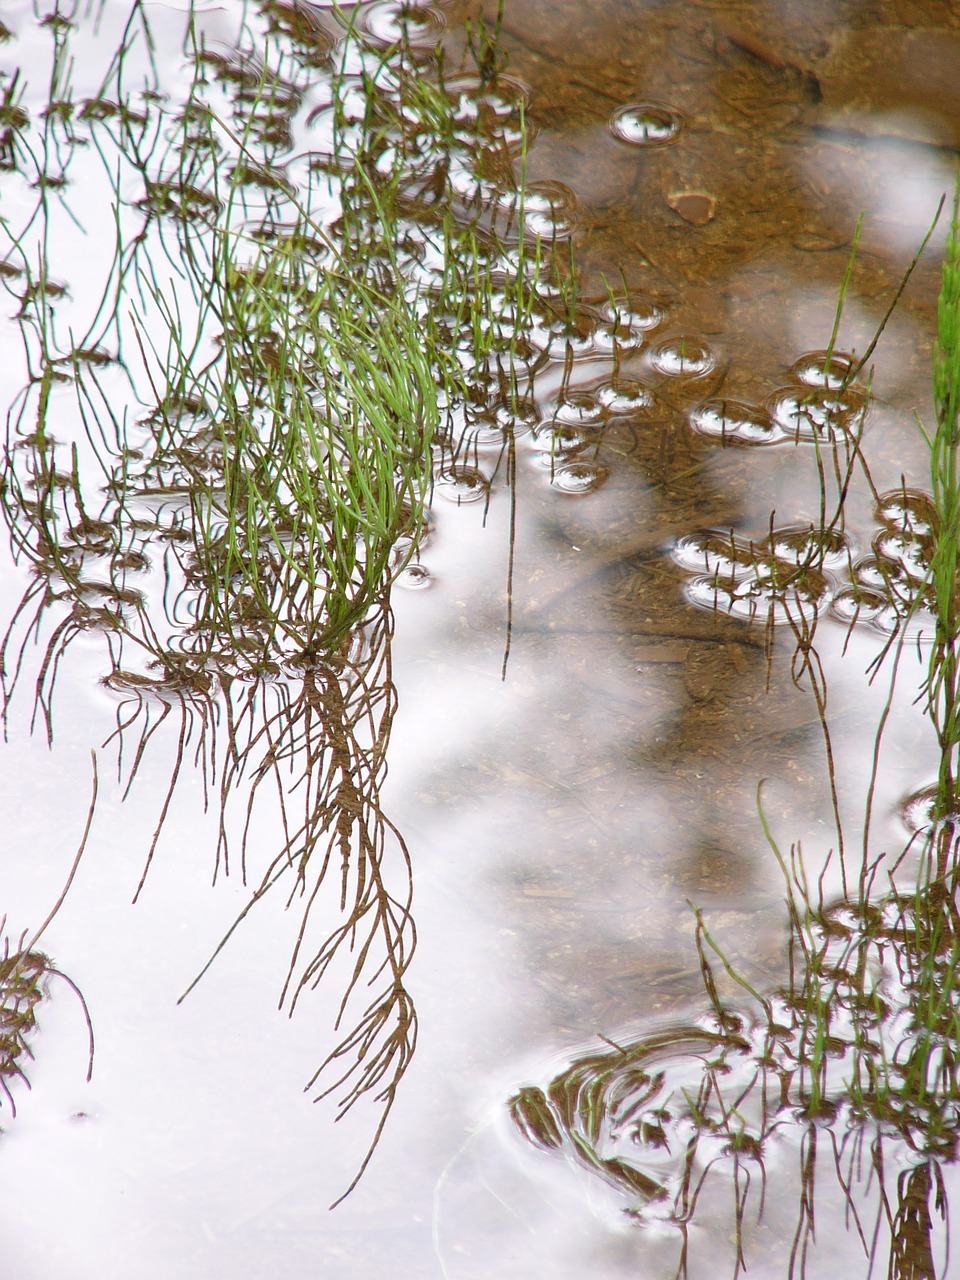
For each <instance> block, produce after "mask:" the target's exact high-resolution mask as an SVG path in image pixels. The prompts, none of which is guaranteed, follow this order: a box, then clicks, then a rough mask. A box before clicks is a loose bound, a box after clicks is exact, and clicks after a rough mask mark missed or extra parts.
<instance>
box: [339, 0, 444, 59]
mask: <svg viewBox="0 0 960 1280" xmlns="http://www.w3.org/2000/svg"><path fill="white" fill-rule="evenodd" d="M354 21H355V23H356V30H357V32H358V33H359V34H360V36H361V37H365V38H366V39H367V40H369V41H370V42H371V43H372V44H375V45H378V46H381V47H389V46H393V45H401V46H402V47H403V48H405V49H415V50H421V51H429V52H431V53H432V52H433V50H434V48H435V47H436V43H437V40H438V38H439V36H440V35H441V34H442V32H443V30H444V28H445V26H446V19H445V17H444V15H443V13H442V12H441V11H440V10H439V9H436V8H434V6H433V5H432V4H412V3H410V0H403V3H397V2H396V0H375V2H374V3H373V4H365V5H361V6H359V7H358V8H357V9H355V10H354Z"/></svg>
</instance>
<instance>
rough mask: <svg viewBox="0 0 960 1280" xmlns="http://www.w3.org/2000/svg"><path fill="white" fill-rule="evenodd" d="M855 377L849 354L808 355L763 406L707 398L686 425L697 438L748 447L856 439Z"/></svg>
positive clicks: (858, 401)
mask: <svg viewBox="0 0 960 1280" xmlns="http://www.w3.org/2000/svg"><path fill="white" fill-rule="evenodd" d="M855 375H856V366H855V364H854V361H853V358H852V357H851V356H849V355H846V354H845V353H843V352H839V351H833V352H828V351H811V352H808V353H807V354H806V355H803V356H801V357H800V359H799V360H798V361H797V362H796V363H795V364H794V365H793V367H792V368H791V369H790V371H789V375H788V381H787V383H786V384H785V385H784V386H782V387H780V388H779V389H778V390H777V391H774V392H773V394H772V395H770V396H769V397H768V398H767V400H766V402H765V403H764V404H762V405H759V404H751V403H749V402H747V401H742V400H727V399H723V398H720V397H717V398H714V399H708V400H704V401H702V402H701V403H700V404H698V405H697V406H696V407H695V408H694V409H693V410H692V411H691V412H690V415H689V422H690V425H691V427H692V428H693V429H694V431H696V432H698V433H699V434H700V435H704V436H711V437H714V438H719V439H721V440H723V441H724V442H727V441H737V442H739V443H741V444H748V445H764V444H783V443H786V442H793V443H795V444H796V443H800V442H807V443H810V442H815V443H819V444H830V443H832V442H833V441H836V440H842V439H855V438H856V437H857V436H858V435H859V432H860V430H861V429H862V425H863V419H864V415H865V412H866V395H865V393H864V389H863V387H862V386H860V385H859V384H858V383H857V382H856V380H855Z"/></svg>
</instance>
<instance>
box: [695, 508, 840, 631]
mask: <svg viewBox="0 0 960 1280" xmlns="http://www.w3.org/2000/svg"><path fill="white" fill-rule="evenodd" d="M849 555H850V552H849V546H848V544H847V540H846V538H845V537H844V535H843V534H841V533H839V532H837V531H835V530H819V529H816V528H815V527H814V526H813V525H807V526H791V527H786V528H782V529H775V530H773V531H772V532H771V533H770V534H769V536H768V537H766V538H764V539H762V540H760V541H759V542H754V541H751V540H748V539H745V538H738V537H736V536H735V535H734V534H733V533H732V532H730V533H726V534H722V533H717V532H707V533H695V534H690V535H688V536H686V537H682V538H680V539H678V541H677V543H676V545H675V548H674V557H675V559H676V561H677V563H678V564H679V565H680V567H681V568H683V569H684V570H686V572H687V573H688V574H690V578H689V580H688V582H687V595H688V597H689V599H690V600H691V601H692V602H693V603H694V604H696V605H699V606H700V607H701V608H705V609H710V610H713V611H714V612H723V613H729V614H731V615H732V616H734V617H738V618H742V619H744V620H745V621H747V622H753V621H755V620H757V621H761V622H764V623H773V624H776V623H783V622H795V623H796V622H799V621H800V620H801V619H808V620H810V619H813V618H816V617H817V616H818V615H819V614H820V613H821V612H823V611H824V610H825V609H826V608H827V606H828V604H829V601H830V596H831V594H832V592H833V590H835V585H834V584H835V583H836V581H837V574H838V572H839V571H840V570H842V568H843V567H844V566H845V565H846V564H847V563H848V562H849Z"/></svg>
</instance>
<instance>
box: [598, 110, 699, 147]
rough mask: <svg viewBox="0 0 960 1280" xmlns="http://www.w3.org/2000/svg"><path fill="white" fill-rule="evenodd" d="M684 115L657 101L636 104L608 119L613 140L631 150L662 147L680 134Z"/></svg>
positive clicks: (673, 140)
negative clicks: (626, 144)
mask: <svg viewBox="0 0 960 1280" xmlns="http://www.w3.org/2000/svg"><path fill="white" fill-rule="evenodd" d="M683 124H684V120H683V116H682V115H681V114H680V112H679V111H674V109H673V108H672V107H668V106H665V105H664V104H663V103H660V102H636V103H631V104H630V105H629V106H626V107H620V108H619V110H617V111H615V112H614V113H613V115H612V116H611V117H610V129H611V131H612V133H613V136H614V137H615V138H618V139H619V140H620V141H621V142H628V143H630V145H631V146H634V147H664V146H667V145H668V144H669V143H671V142H676V140H677V139H678V138H679V137H680V134H681V133H682V132H683Z"/></svg>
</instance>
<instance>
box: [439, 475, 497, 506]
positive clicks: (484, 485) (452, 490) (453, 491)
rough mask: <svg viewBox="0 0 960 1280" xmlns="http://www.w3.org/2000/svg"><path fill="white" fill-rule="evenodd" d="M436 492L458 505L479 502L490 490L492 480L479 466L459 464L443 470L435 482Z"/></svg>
mask: <svg viewBox="0 0 960 1280" xmlns="http://www.w3.org/2000/svg"><path fill="white" fill-rule="evenodd" d="M433 488H434V492H435V493H437V494H438V495H439V496H440V497H441V498H445V499H446V500H447V501H448V502H453V503H456V505H457V506H458V507H460V506H464V505H465V504H466V503H469V502H479V501H480V500H481V499H482V498H486V497H487V495H488V494H489V492H490V481H489V480H488V479H487V477H486V476H485V475H484V474H483V472H482V471H481V470H480V469H479V468H478V467H469V466H462V467H461V466H458V467H451V468H450V469H449V470H447V471H442V472H441V473H440V474H439V475H438V476H437V477H436V479H435V480H434V482H433Z"/></svg>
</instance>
